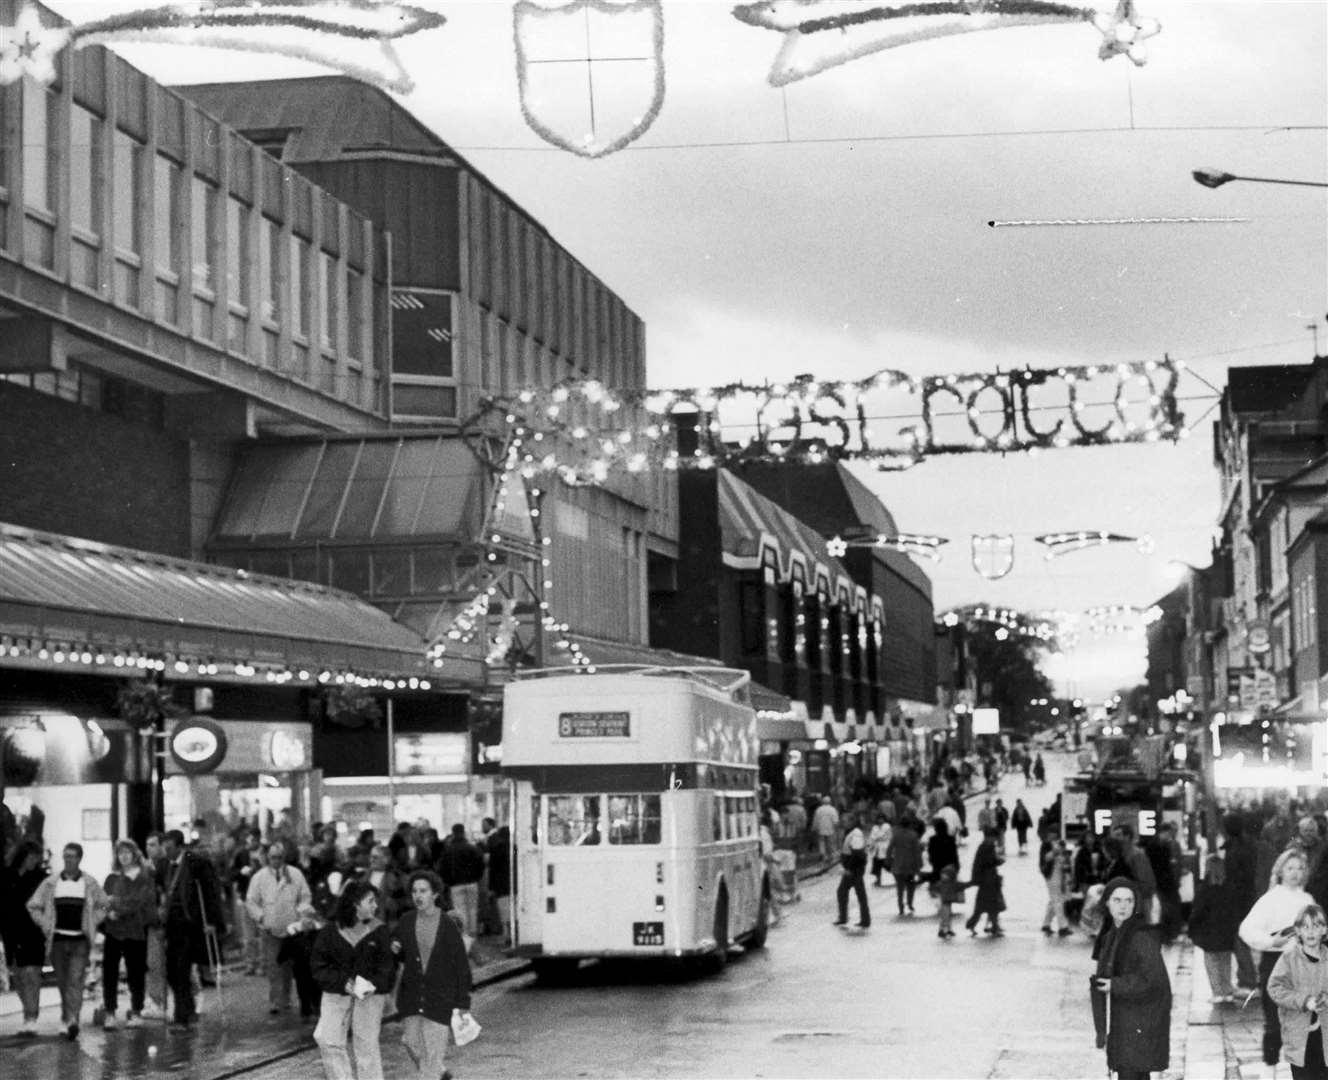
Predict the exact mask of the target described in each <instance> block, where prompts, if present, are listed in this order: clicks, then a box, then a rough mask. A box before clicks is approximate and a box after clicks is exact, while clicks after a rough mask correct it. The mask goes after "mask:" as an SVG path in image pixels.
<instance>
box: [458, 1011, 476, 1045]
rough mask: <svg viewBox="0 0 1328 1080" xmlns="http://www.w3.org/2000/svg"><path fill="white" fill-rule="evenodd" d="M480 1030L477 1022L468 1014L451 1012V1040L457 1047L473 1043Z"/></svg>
mask: <svg viewBox="0 0 1328 1080" xmlns="http://www.w3.org/2000/svg"><path fill="white" fill-rule="evenodd" d="M482 1030H483V1028H481V1027H480V1024H479V1021H478V1020H476V1019H475V1018H474V1017H473V1016H471V1015H470V1013H468V1012H462V1011H461V1010H460V1009H453V1010H452V1038H453V1040H454V1041H455V1042H456V1044H457V1046H465V1045H466V1043H472V1042H474V1041H475V1040H476V1039H477V1038H479V1034H480V1032H481V1031H482Z"/></svg>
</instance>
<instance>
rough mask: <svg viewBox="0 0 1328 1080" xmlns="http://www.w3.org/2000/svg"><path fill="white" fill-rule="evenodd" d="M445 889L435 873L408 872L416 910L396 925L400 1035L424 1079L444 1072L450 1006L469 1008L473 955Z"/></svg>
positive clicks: (394, 943) (435, 1079)
mask: <svg viewBox="0 0 1328 1080" xmlns="http://www.w3.org/2000/svg"><path fill="white" fill-rule="evenodd" d="M442 892H443V882H442V879H441V878H440V877H439V876H438V875H437V874H435V873H434V872H433V871H432V870H416V871H415V872H414V873H413V874H411V875H410V900H411V903H412V904H413V905H414V910H413V911H410V912H407V913H406V914H405V915H403V916H402V918H401V921H400V922H398V923H397V926H396V929H395V930H394V931H392V951H393V952H394V953H396V955H397V957H398V959H400V961H401V962H402V965H403V968H402V972H401V983H400V985H399V986H398V987H397V1011H398V1012H400V1014H401V1017H402V1024H401V1041H402V1044H403V1045H404V1046H405V1047H406V1053H408V1054H409V1055H410V1059H411V1061H412V1062H414V1064H415V1068H416V1070H417V1075H418V1076H420V1077H422V1078H425V1080H438V1077H439V1076H441V1075H442V1074H443V1068H444V1064H445V1058H446V1055H447V1040H448V1033H449V1032H450V1030H451V1028H450V1026H449V1025H450V1024H451V1022H452V1010H453V1009H460V1010H461V1011H462V1012H463V1013H467V1014H468V1013H469V1012H470V960H469V959H468V958H467V956H466V946H465V943H464V942H463V941H462V940H461V931H460V930H459V929H457V925H456V923H455V922H453V921H452V919H451V917H450V916H448V915H447V914H445V913H444V912H443V911H442V909H441V908H440V907H439V906H438V904H439V900H440V899H441V898H442Z"/></svg>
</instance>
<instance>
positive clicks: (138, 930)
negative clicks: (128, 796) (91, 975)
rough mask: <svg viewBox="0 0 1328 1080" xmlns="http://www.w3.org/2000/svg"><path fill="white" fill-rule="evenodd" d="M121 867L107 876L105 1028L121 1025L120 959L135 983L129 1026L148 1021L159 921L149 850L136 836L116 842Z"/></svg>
mask: <svg viewBox="0 0 1328 1080" xmlns="http://www.w3.org/2000/svg"><path fill="white" fill-rule="evenodd" d="M115 862H116V868H115V869H114V870H112V871H111V872H110V874H109V875H107V878H106V886H105V892H106V903H107V906H108V912H107V915H106V921H105V922H104V923H102V928H101V929H102V934H103V935H104V937H103V941H102V952H101V1000H102V1009H103V1012H104V1014H105V1015H104V1017H103V1019H102V1027H104V1028H105V1029H106V1030H107V1031H114V1030H115V1029H116V1028H117V1027H119V1021H118V1020H117V1019H116V1016H115V1011H116V1008H117V1004H118V1003H117V1000H116V999H117V991H118V989H119V985H120V961H121V959H123V960H124V966H125V980H126V981H127V982H128V983H129V1012H128V1015H127V1016H126V1018H125V1019H126V1024H127V1026H128V1027H139V1026H140V1025H141V1024H142V1022H143V1004H144V995H145V991H146V989H147V977H148V931H149V929H150V928H151V927H153V926H156V925H157V886H156V883H155V882H154V881H153V879H152V871H150V870H149V869H148V868H147V866H146V865H144V862H143V853H142V852H141V851H139V850H138V845H137V844H135V843H134V842H133V841H132V840H121V841H120V842H119V843H117V844H116V845H115Z"/></svg>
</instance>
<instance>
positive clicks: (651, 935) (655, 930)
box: [632, 922, 664, 945]
mask: <svg viewBox="0 0 1328 1080" xmlns="http://www.w3.org/2000/svg"><path fill="white" fill-rule="evenodd" d="M632 944H633V945H663V944H664V924H663V923H662V922H634V923H632Z"/></svg>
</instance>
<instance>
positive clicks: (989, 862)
mask: <svg viewBox="0 0 1328 1080" xmlns="http://www.w3.org/2000/svg"><path fill="white" fill-rule="evenodd" d="M1002 862H1004V860H1003V859H1002V858H1001V857H1000V855H998V854H997V852H996V841H994V840H987V839H984V840H983V841H982V843H980V844H979V845H978V849H977V851H975V852H974V853H973V868H972V871H971V872H970V873H969V875H968V877H969V880H970V881H972V882H973V884H974V885H975V886H977V890H978V891H977V895H976V896H975V897H974V900H973V905H974V909H975V910H976V911H983V912H990V913H992V914H1000V913H1001V912H1002V911H1004V910H1005V894H1004V892H1003V891H1002V890H1001V875H1000V870H999V869H998V868H999V867H1000V865H1001V863H1002Z"/></svg>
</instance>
